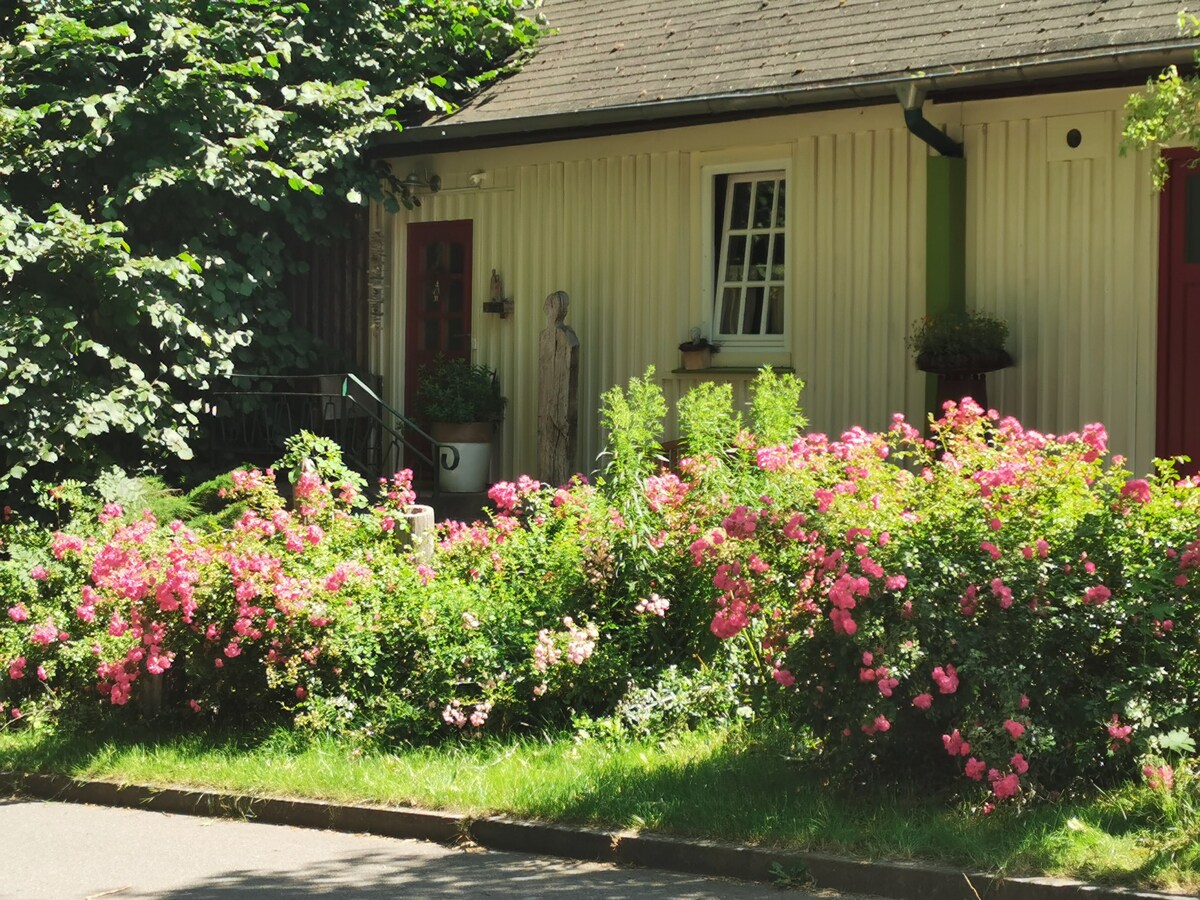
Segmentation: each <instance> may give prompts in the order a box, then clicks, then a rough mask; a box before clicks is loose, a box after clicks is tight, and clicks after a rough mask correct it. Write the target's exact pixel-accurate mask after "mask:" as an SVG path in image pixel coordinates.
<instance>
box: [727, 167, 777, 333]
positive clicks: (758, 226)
mask: <svg viewBox="0 0 1200 900" xmlns="http://www.w3.org/2000/svg"><path fill="white" fill-rule="evenodd" d="M784 189H785V188H784V179H783V177H782V175H781V174H776V173H770V174H765V175H764V174H755V175H740V176H731V177H730V178H729V181H728V184H727V187H726V200H725V221H724V222H723V223H722V233H721V251H720V252H721V256H720V272H719V276H718V282H717V297H718V308H717V310H716V312H717V323H718V333H719V334H721V335H725V336H739V335H740V336H751V335H753V336H775V335H781V334H783V318H784V299H783V298H784V284H785V280H786V274H787V266H786V263H785V259H786V256H785V253H784V252H783V251H784V248H785V246H786V244H785V237H784V231H785V228H784V215H785V212H784V207H783V197H784V196H785V194H784ZM735 225H736V226H742V227H734V226H735Z"/></svg>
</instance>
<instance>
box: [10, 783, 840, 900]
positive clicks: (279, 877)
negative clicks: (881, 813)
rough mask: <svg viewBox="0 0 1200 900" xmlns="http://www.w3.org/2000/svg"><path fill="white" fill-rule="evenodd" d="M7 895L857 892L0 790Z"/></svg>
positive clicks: (228, 899) (783, 897) (734, 895)
mask: <svg viewBox="0 0 1200 900" xmlns="http://www.w3.org/2000/svg"><path fill="white" fill-rule="evenodd" d="M0 897H3V898H13V900H60V898H62V900H66V898H70V900H84V898H96V900H99V898H109V897H111V898H114V900H129V898H145V897H155V898H184V897H186V898H211V900H232V898H240V897H297V898H305V897H338V898H371V900H374V898H380V900H382V898H396V897H421V898H424V897H538V898H541V897H550V898H554V897H576V898H577V897H606V898H638V900H660V898H684V900H691V898H696V900H699V898H729V900H751V898H772V900H812V898H815V897H821V898H832V897H837V898H840V900H851V898H849V897H848V896H847V895H837V894H832V893H816V894H809V893H803V892H798V891H780V890H779V889H777V888H775V887H772V886H768V885H753V884H745V883H742V882H735V881H725V880H721V879H716V878H703V877H699V876H693V875H681V874H676V873H671V872H659V871H654V870H649V869H624V868H617V867H614V866H610V865H604V864H600V863H582V862H574V861H570V860H563V859H555V858H551V857H533V856H523V855H518V854H512V853H500V852H495V851H485V850H477V849H471V848H450V847H443V846H440V845H438V844H431V843H425V842H422V841H407V840H396V839H394V838H383V837H374V836H370V835H356V834H341V833H338V832H332V831H309V830H306V829H301V828H291V827H287V826H282V825H263V824H258V823H254V822H242V821H230V820H221V819H202V818H197V817H192V816H176V815H168V814H165V813H157V812H148V811H144V810H129V809H108V808H103V807H96V806H82V805H76V804H68V803H51V802H45V801H40V800H22V799H0Z"/></svg>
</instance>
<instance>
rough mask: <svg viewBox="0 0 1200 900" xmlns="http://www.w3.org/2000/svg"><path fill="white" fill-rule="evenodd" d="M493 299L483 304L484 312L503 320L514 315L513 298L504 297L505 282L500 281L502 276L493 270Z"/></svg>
mask: <svg viewBox="0 0 1200 900" xmlns="http://www.w3.org/2000/svg"><path fill="white" fill-rule="evenodd" d="M491 295H492V299H490V300H488V301H487V302H486V303H484V304H483V311H484V312H486V313H495V314H496V315H498V316H499V317H500V318H502V319H507V318H508V317H509V316H511V315H512V311H513V301H512V297H505V296H504V282H503V281H501V280H500V276H499V275H498V274H497V273H496V270H495V269H492V290H491Z"/></svg>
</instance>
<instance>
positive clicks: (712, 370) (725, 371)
mask: <svg viewBox="0 0 1200 900" xmlns="http://www.w3.org/2000/svg"><path fill="white" fill-rule="evenodd" d="M763 365H764V366H765V365H770V363H763ZM761 368H762V366H709V367H708V368H706V369H672V370H671V374H672V375H757V374H758V370H759V369H761ZM771 371H772V372H778V373H779V374H781V375H794V374H796V370H795V369H794V368H792V367H791V366H775V365H771Z"/></svg>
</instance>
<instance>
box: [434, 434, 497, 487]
mask: <svg viewBox="0 0 1200 900" xmlns="http://www.w3.org/2000/svg"><path fill="white" fill-rule="evenodd" d="M450 446H453V447H457V448H458V465H457V466H455V467H454V468H453V469H451V468H449V466H450V465H452V464H453V463H454V453H453V451H452V450H451V449H450ZM450 446H445V447H442V448H441V458H440V459H439V460H438V464H439V465H440V466H441V472H440V473H439V474H440V477H441V481H440V482H439V484H440V486H441V489H442V490H443V491H446V492H447V493H450V494H479V493H482V492H483V489H484V488H485V487H486V486H487V480H488V463H490V462H491V458H492V445H491V443H490V442H489V443H486V444H452V445H450Z"/></svg>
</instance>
